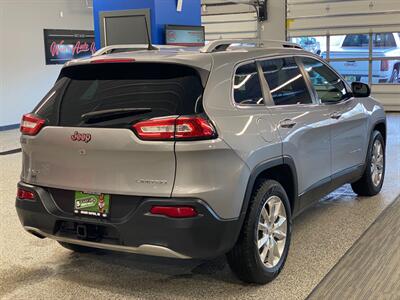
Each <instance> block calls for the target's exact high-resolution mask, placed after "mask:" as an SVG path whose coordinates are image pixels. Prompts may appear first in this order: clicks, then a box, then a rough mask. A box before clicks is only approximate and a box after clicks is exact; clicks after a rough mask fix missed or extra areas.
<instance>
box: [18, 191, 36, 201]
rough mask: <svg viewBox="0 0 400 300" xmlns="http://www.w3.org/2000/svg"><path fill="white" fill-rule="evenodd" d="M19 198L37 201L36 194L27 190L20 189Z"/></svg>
mask: <svg viewBox="0 0 400 300" xmlns="http://www.w3.org/2000/svg"><path fill="white" fill-rule="evenodd" d="M17 198H18V199H21V200H29V201H34V200H35V194H34V193H32V192H30V191H26V190H23V189H21V188H18V190H17Z"/></svg>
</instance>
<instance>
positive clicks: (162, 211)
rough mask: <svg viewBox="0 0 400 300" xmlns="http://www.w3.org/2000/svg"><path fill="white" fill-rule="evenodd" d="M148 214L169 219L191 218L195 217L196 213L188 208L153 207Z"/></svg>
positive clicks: (191, 208)
mask: <svg viewBox="0 0 400 300" xmlns="http://www.w3.org/2000/svg"><path fill="white" fill-rule="evenodd" d="M150 212H151V213H152V214H153V215H162V216H166V217H170V218H193V217H196V216H197V211H196V210H195V209H194V208H193V207H190V206H153V207H152V208H151V210H150Z"/></svg>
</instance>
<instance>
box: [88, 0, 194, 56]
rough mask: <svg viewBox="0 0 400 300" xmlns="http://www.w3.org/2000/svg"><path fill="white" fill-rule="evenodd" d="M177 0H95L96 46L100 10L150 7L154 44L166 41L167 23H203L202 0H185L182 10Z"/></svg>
mask: <svg viewBox="0 0 400 300" xmlns="http://www.w3.org/2000/svg"><path fill="white" fill-rule="evenodd" d="M176 3H177V0H94V1H93V16H94V30H95V36H96V46H97V48H98V49H99V48H100V28H99V27H100V25H99V19H100V12H102V11H113V10H128V9H144V8H149V9H150V16H151V38H152V42H153V44H164V43H165V36H164V35H165V34H164V30H165V25H166V24H171V25H192V26H196V25H201V0H183V10H182V12H177V11H176Z"/></svg>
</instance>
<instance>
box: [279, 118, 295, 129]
mask: <svg viewBox="0 0 400 300" xmlns="http://www.w3.org/2000/svg"><path fill="white" fill-rule="evenodd" d="M296 124H297V123H296V122H295V121H293V120H292V119H285V120H282V121H280V122H279V126H280V127H281V128H293V127H294V126H296Z"/></svg>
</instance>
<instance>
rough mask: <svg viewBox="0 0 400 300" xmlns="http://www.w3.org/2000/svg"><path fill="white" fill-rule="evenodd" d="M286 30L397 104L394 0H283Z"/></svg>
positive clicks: (397, 6)
mask: <svg viewBox="0 0 400 300" xmlns="http://www.w3.org/2000/svg"><path fill="white" fill-rule="evenodd" d="M287 9H288V13H287V15H288V20H287V25H288V36H289V37H290V38H291V39H292V40H293V41H295V42H297V43H300V44H301V45H302V46H303V47H304V48H305V49H306V50H309V51H312V52H314V53H317V54H320V55H322V56H323V57H324V58H326V59H327V60H328V61H330V62H331V64H332V65H334V66H335V67H336V69H337V70H338V71H339V72H341V73H342V75H344V76H345V77H346V79H347V80H348V81H363V82H368V83H370V84H371V85H372V91H373V93H374V95H375V96H376V97H377V98H378V99H380V100H381V101H382V103H383V104H384V105H385V107H386V109H388V110H400V100H399V99H398V93H399V92H400V85H399V83H400V36H399V34H398V33H399V32H400V1H399V0H288V7H287Z"/></svg>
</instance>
